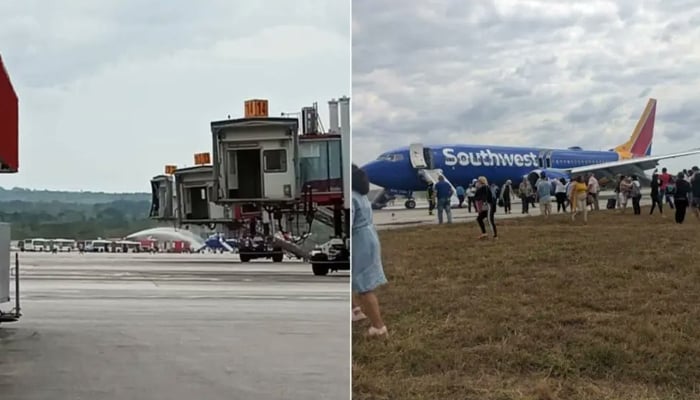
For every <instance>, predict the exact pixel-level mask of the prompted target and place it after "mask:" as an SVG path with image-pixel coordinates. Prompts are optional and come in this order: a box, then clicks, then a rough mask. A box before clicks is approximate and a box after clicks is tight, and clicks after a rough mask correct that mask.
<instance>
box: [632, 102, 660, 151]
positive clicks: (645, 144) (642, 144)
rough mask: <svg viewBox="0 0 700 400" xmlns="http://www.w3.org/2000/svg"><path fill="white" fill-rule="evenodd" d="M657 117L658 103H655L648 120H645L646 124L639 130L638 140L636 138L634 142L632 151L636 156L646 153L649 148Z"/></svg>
mask: <svg viewBox="0 0 700 400" xmlns="http://www.w3.org/2000/svg"><path fill="white" fill-rule="evenodd" d="M655 117H656V104H654V106H653V107H652V108H651V111H650V112H649V116H648V117H647V119H646V121H644V126H642V129H641V130H640V131H639V136H638V137H637V140H635V141H634V144H632V148H631V149H630V153H632V154H634V155H635V156H644V155H646V152H647V149H648V148H649V145H651V140H652V138H653V137H654V119H655Z"/></svg>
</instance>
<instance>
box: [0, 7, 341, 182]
mask: <svg viewBox="0 0 700 400" xmlns="http://www.w3.org/2000/svg"><path fill="white" fill-rule="evenodd" d="M59 3H60V4H59ZM349 15H350V4H349V2H347V1H345V0H332V1H327V0H305V1H295V2H287V1H284V0H269V1H266V2H235V1H226V0H206V1H201V2H191V1H185V0H173V1H171V2H169V3H168V7H167V8H163V7H162V2H157V1H155V0H146V1H143V0H120V1H116V0H104V1H99V2H94V1H92V0H75V1H70V2H46V1H38V0H27V1H21V2H1V3H0V52H2V56H3V60H4V61H5V63H6V64H7V68H8V70H9V72H10V74H11V76H12V80H13V84H14V86H15V88H16V90H17V92H18V94H19V97H20V102H21V109H20V113H21V121H20V125H21V138H20V146H21V149H20V173H19V174H16V175H13V176H6V177H5V178H4V179H3V182H2V183H1V185H2V186H13V185H17V186H28V187H50V188H72V189H77V188H83V189H97V190H148V180H149V179H150V177H151V176H153V175H156V174H158V173H160V172H161V171H162V170H163V165H165V164H168V163H174V164H178V165H185V164H191V163H192V154H193V153H196V152H200V151H209V150H210V147H211V139H210V134H209V122H210V121H211V120H214V119H221V118H225V116H226V115H228V114H230V115H232V116H239V115H241V114H242V110H243V101H244V100H245V99H247V98H251V97H261V96H262V97H266V98H268V99H269V100H270V108H271V112H272V113H280V112H288V111H297V110H298V109H300V108H301V107H302V106H306V105H310V104H311V103H312V102H314V101H318V102H319V104H320V105H321V110H320V111H321V116H322V118H324V121H326V123H327V112H326V107H325V106H324V104H325V101H326V100H328V99H330V98H332V97H336V98H337V97H338V96H341V95H344V94H345V95H349V94H350V93H349V92H350V88H351V61H350V60H351V58H350V56H351V47H350V40H351V38H350V29H351V26H350V25H351V24H350V20H349Z"/></svg>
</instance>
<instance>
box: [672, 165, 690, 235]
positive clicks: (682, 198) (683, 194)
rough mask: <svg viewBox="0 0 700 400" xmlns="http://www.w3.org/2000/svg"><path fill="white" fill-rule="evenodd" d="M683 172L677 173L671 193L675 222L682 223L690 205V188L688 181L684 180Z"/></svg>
mask: <svg viewBox="0 0 700 400" xmlns="http://www.w3.org/2000/svg"><path fill="white" fill-rule="evenodd" d="M684 178H685V176H683V173H682V172H681V173H679V174H678V179H676V190H675V193H674V194H673V202H674V203H675V206H676V223H678V224H682V223H683V220H685V211H686V210H687V209H688V206H689V205H690V193H691V191H692V188H691V186H690V183H688V181H686V180H685V179H684Z"/></svg>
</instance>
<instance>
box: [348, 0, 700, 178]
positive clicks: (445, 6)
mask: <svg viewBox="0 0 700 400" xmlns="http://www.w3.org/2000/svg"><path fill="white" fill-rule="evenodd" d="M697 21H700V4H698V3H697V2H690V1H681V0H677V1H676V0H671V1H665V0H664V1H661V0H654V1H650V2H644V4H643V5H642V4H641V3H639V2H637V1H631V0H624V1H604V0H597V1H556V2H554V1H544V0H540V1H530V2H514V1H507V0H503V1H495V0H494V1H488V0H484V1H478V2H464V1H457V0H433V1H430V2H423V1H406V2H403V3H402V5H401V6H400V7H396V3H395V2H393V1H389V0H378V1H372V2H368V1H360V2H354V4H353V96H354V101H353V122H354V127H353V129H354V130H353V135H354V136H353V138H354V140H353V157H354V160H355V162H356V163H358V164H362V163H365V162H367V161H369V160H371V159H373V158H374V157H376V155H377V154H379V153H380V152H383V151H386V150H389V149H391V148H393V147H396V146H398V145H405V144H408V143H410V142H411V141H421V142H424V143H445V142H457V143H465V144H466V143H510V144H513V145H541V146H552V147H555V146H556V147H569V146H582V147H584V148H591V149H608V148H610V147H612V146H615V145H617V144H619V143H622V142H624V141H625V140H627V138H628V137H629V135H630V133H631V131H632V130H633V129H634V126H635V123H636V120H637V119H638V118H639V116H640V115H641V113H642V111H643V108H644V105H645V102H646V99H647V98H648V97H650V96H651V97H655V98H657V99H658V101H659V103H658V108H657V118H656V134H655V141H654V145H653V150H654V152H655V153H657V154H663V153H667V152H673V151H677V150H682V149H686V148H691V147H696V146H697V144H696V143H695V142H697V138H698V133H696V132H697V130H698V128H699V127H700V126H699V124H700V120H699V119H698V117H697V116H696V115H698V114H697V113H696V112H694V111H695V110H697V109H698V108H697V107H695V105H696V104H697V105H700V102H698V100H700V96H699V95H698V94H697V93H696V90H695V88H696V87H697V86H698V84H700V76H698V74H697V71H698V70H700V60H698V59H697V57H695V56H694V54H696V43H697V42H698V41H700V24H699V23H697ZM689 162H695V163H697V161H689V160H681V161H669V162H668V163H667V164H668V165H669V166H671V167H673V165H675V163H678V165H681V166H682V165H685V164H687V163H689Z"/></svg>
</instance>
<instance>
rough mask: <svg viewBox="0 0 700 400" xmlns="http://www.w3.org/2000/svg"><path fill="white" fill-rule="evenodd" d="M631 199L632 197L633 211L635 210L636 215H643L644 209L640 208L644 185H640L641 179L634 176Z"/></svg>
mask: <svg viewBox="0 0 700 400" xmlns="http://www.w3.org/2000/svg"><path fill="white" fill-rule="evenodd" d="M630 197H632V209H633V210H634V215H641V214H642V207H641V206H640V201H641V200H642V185H641V184H640V183H639V179H638V178H637V177H636V176H632V188H631V190H630Z"/></svg>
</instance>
